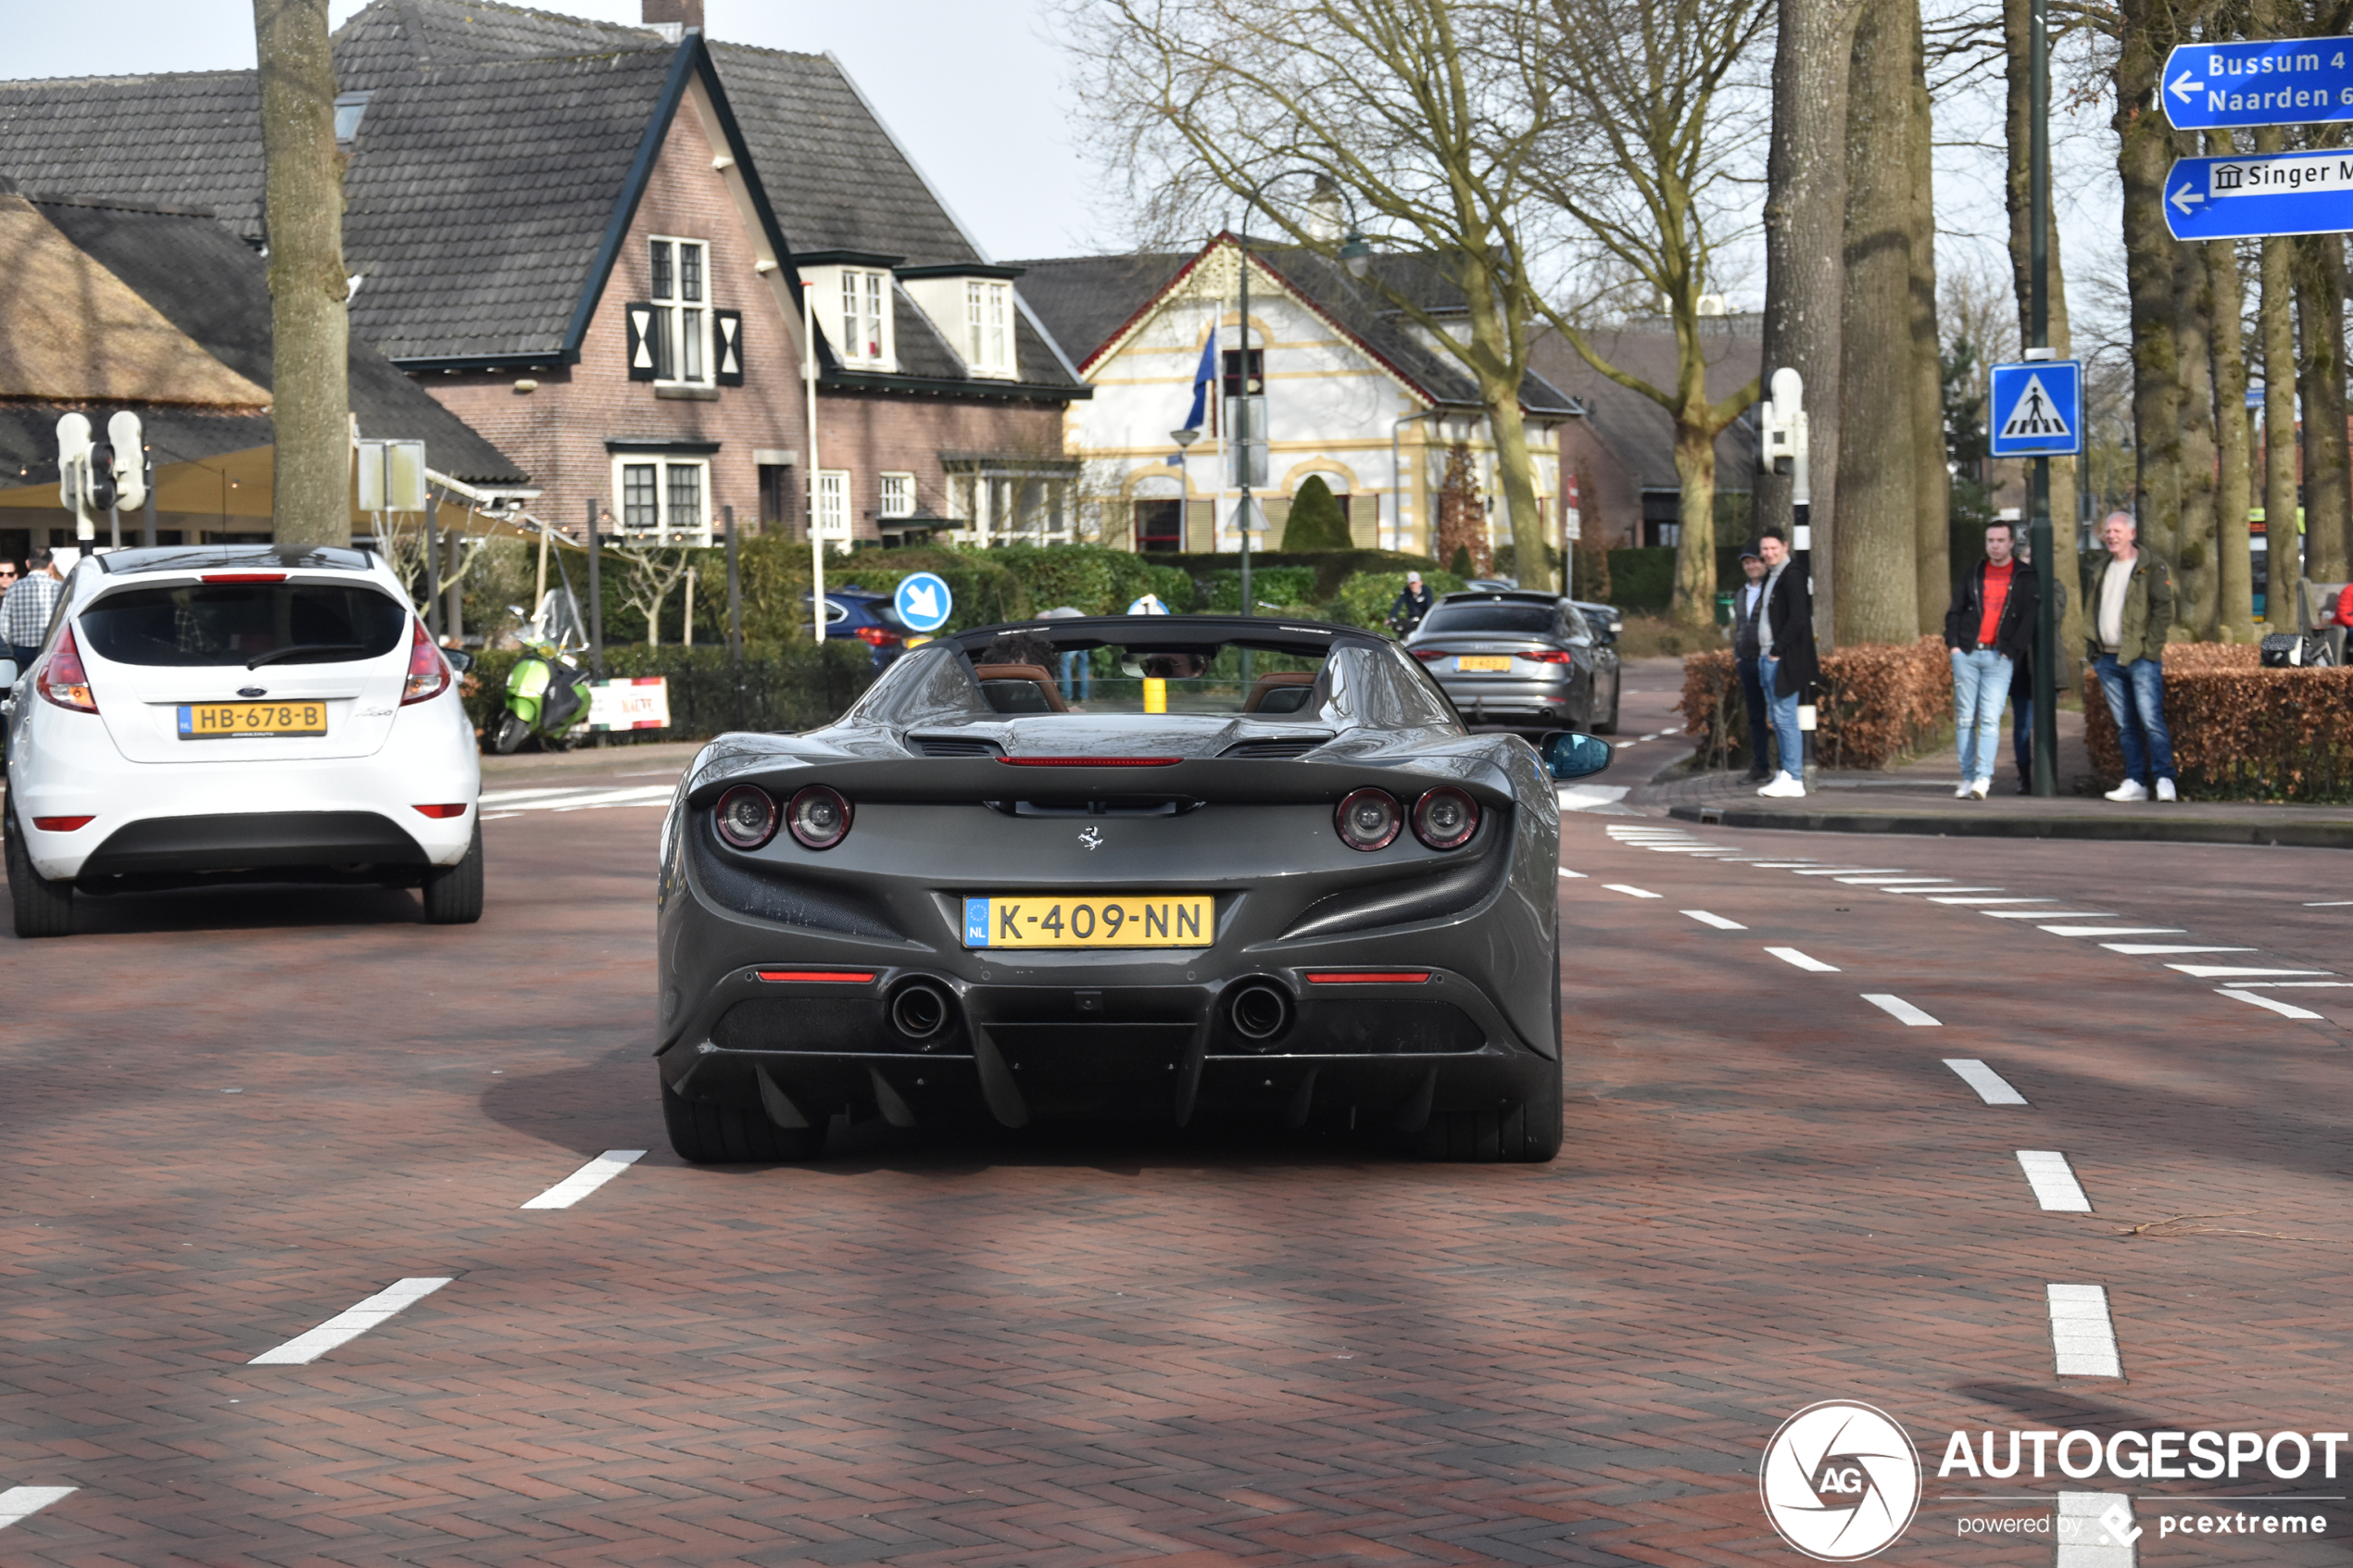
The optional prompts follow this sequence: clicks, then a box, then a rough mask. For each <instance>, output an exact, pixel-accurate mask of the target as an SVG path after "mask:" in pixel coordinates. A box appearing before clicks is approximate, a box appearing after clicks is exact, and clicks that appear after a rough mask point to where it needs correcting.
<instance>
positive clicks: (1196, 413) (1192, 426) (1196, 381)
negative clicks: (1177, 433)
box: [1183, 327, 1217, 430]
mask: <svg viewBox="0 0 2353 1568" xmlns="http://www.w3.org/2000/svg"><path fill="white" fill-rule="evenodd" d="M1216 379H1217V329H1216V328H1215V327H1212V328H1210V329H1209V341H1208V342H1207V343H1205V344H1203V345H1202V350H1201V363H1200V365H1198V366H1196V367H1195V368H1194V370H1193V411H1192V412H1191V413H1189V414H1187V415H1186V416H1185V423H1184V427H1183V428H1185V429H1186V430H1199V429H1201V427H1202V418H1203V416H1204V415H1205V414H1207V412H1208V410H1209V383H1211V382H1213V381H1214V380H1216Z"/></svg>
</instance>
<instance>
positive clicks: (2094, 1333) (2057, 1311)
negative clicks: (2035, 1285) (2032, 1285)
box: [2043, 1285, 2124, 1377]
mask: <svg viewBox="0 0 2353 1568" xmlns="http://www.w3.org/2000/svg"><path fill="white" fill-rule="evenodd" d="M2043 1290H2044V1295H2045V1298H2046V1299H2047V1301H2048V1303H2049V1306H2050V1312H2051V1355H2052V1359H2053V1360H2054V1361H2056V1362H2057V1367H2058V1374H2059V1375H2060V1376H2061V1377H2121V1376H2123V1375H2124V1362H2123V1361H2122V1359H2121V1358H2120V1357H2119V1356H2118V1355H2117V1353H2116V1325H2115V1324H2114V1323H2110V1322H2109V1321H2108V1291H2107V1289H2106V1287H2104V1286H2096V1285H2046V1286H2044V1287H2043Z"/></svg>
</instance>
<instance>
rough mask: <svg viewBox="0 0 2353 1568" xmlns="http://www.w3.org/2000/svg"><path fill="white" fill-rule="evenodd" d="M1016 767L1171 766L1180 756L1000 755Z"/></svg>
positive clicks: (1002, 760)
mask: <svg viewBox="0 0 2353 1568" xmlns="http://www.w3.org/2000/svg"><path fill="white" fill-rule="evenodd" d="M997 760H998V761H1000V762H1006V763H1010V764H1012V765H1013V767H1016V768H1173V767H1175V766H1176V764H1177V763H1179V762H1182V761H1183V760H1184V759H1183V758H1181V757H1000V758H999V759H997Z"/></svg>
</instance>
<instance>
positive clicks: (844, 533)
mask: <svg viewBox="0 0 2353 1568" xmlns="http://www.w3.org/2000/svg"><path fill="white" fill-rule="evenodd" d="M850 515H851V514H850V508H849V470H848V469H819V470H817V495H816V496H815V504H814V505H813V506H812V507H811V508H809V519H810V521H809V526H810V528H811V530H812V532H813V533H815V534H816V536H817V537H818V538H820V539H824V540H826V541H828V542H833V543H838V544H842V545H848V544H849V538H850Z"/></svg>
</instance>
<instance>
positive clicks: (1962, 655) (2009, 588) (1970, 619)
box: [1944, 522, 2034, 800]
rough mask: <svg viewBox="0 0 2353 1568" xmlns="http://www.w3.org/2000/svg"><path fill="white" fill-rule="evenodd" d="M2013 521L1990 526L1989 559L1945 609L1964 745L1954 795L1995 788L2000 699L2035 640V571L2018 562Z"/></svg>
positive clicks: (1969, 796)
mask: <svg viewBox="0 0 2353 1568" xmlns="http://www.w3.org/2000/svg"><path fill="white" fill-rule="evenodd" d="M2017 546H2018V534H2017V532H2016V530H2015V528H2014V526H2013V525H2012V524H2010V523H2007V522H1997V523H1995V524H1994V525H1993V526H1992V527H1990V528H1988V529H1987V530H1986V531H1985V558H1984V559H1983V560H1982V561H1980V562H1978V563H1977V564H1976V565H1975V566H1973V567H1971V568H1969V571H1967V572H1966V573H1965V574H1963V576H1962V578H1961V582H1960V586H1958V587H1957V588H1956V589H1954V590H1953V608H1950V609H1948V610H1946V611H1945V612H1944V646H1945V648H1946V649H1947V650H1948V654H1949V657H1950V658H1951V659H1952V661H1953V739H1954V742H1955V744H1956V746H1957V747H1958V749H1959V751H1960V759H1961V784H1960V787H1959V788H1958V789H1956V790H1955V791H1953V795H1954V797H1956V798H1957V799H1961V800H1982V799H1984V798H1985V797H1987V796H1988V795H1990V794H1992V793H1993V789H1994V759H1995V758H1996V757H1998V756H2000V755H2001V734H2002V704H2003V702H2004V701H2005V700H2007V698H2008V696H2009V695H2010V671H2011V670H2012V668H2013V667H2014V665H2015V663H2016V661H2017V660H2019V659H2025V658H2027V657H2028V656H2029V655H2030V654H2031V653H2032V649H2033V646H2034V574H2033V573H2032V572H2031V571H2025V570H2023V569H2022V568H2020V565H2019V564H2018V560H2017V558H2016V556H2015V555H2014V553H2013V552H2014V551H2015V550H2016V549H2017Z"/></svg>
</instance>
